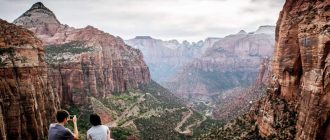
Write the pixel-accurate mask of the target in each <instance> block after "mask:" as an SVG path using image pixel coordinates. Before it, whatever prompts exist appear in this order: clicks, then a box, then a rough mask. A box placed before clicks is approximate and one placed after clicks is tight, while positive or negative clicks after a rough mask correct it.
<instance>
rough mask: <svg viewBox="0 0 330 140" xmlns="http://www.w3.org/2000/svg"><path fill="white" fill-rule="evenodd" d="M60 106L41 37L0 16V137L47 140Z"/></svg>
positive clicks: (13, 139) (9, 139) (12, 139)
mask: <svg viewBox="0 0 330 140" xmlns="http://www.w3.org/2000/svg"><path fill="white" fill-rule="evenodd" d="M58 107H59V100H58V96H57V94H54V93H53V92H52V90H51V87H50V85H49V80H48V79H47V67H46V62H45V53H44V48H43V46H42V42H41V40H39V39H37V38H36V37H35V36H34V34H33V33H32V32H31V31H29V30H27V29H23V28H21V27H17V26H16V25H14V24H10V23H8V22H6V21H4V20H1V19H0V139H3V140H6V139H8V140H15V139H25V140H36V139H45V138H46V137H47V131H48V129H47V128H48V125H49V124H50V122H54V121H55V114H54V112H56V110H57V108H58Z"/></svg>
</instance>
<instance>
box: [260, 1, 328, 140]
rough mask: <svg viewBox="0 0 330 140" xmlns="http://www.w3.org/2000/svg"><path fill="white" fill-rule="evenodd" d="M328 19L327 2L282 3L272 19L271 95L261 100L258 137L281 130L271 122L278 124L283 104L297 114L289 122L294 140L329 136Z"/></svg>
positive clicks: (280, 122) (319, 139)
mask: <svg viewBox="0 0 330 140" xmlns="http://www.w3.org/2000/svg"><path fill="white" fill-rule="evenodd" d="M329 17H330V1H329V0H315V1H306V0H287V1H286V3H285V5H284V7H283V10H282V11H281V13H280V18H279V20H278V22H277V29H276V50H275V54H274V62H273V73H272V74H273V76H272V80H271V83H270V85H271V88H270V91H269V92H270V97H272V98H269V99H266V100H265V101H263V102H264V103H261V105H260V107H261V108H260V110H259V111H258V112H259V113H260V115H259V116H258V120H260V121H258V126H259V129H260V131H259V132H260V133H261V135H263V136H271V135H278V134H279V133H280V132H279V131H280V130H281V129H278V128H276V127H275V126H276V124H283V122H282V121H280V120H281V119H276V118H279V117H277V116H280V117H281V116H283V115H281V114H278V112H279V111H280V112H281V110H283V108H285V107H286V106H287V107H288V108H289V110H293V112H297V113H298V114H297V118H294V119H296V123H294V124H292V126H295V128H296V133H293V134H295V139H299V140H300V139H301V140H312V139H318V140H322V139H329V138H330V88H329V87H330V86H329V81H330V77H329V73H330V72H329V68H328V66H329V63H330V58H329V57H330V56H329V52H330V28H329V25H330V23H329ZM273 96H275V97H273ZM274 99H276V100H278V99H283V100H284V101H285V102H287V103H288V105H286V106H282V107H280V106H281V105H283V104H280V105H278V104H275V103H273V102H272V100H274ZM280 108H282V109H280ZM282 112H283V111H282ZM284 120H287V119H284ZM280 128H282V127H280ZM274 130H275V131H274Z"/></svg>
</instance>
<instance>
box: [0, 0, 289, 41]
mask: <svg viewBox="0 0 330 140" xmlns="http://www.w3.org/2000/svg"><path fill="white" fill-rule="evenodd" d="M39 1H40V0H39ZM35 2H37V0H24V1H22V0H14V1H13V0H0V18H2V19H6V20H8V21H13V20H14V19H15V18H17V17H18V16H20V15H21V14H22V13H23V12H25V11H26V10H27V9H29V8H30V7H31V5H32V4H33V3H35ZM41 2H43V3H44V5H45V6H46V7H48V8H49V9H51V10H52V11H53V12H54V13H55V15H56V16H57V18H58V19H59V21H60V22H61V23H64V24H68V25H70V26H73V27H79V28H82V27H85V26H87V25H92V26H95V27H97V28H99V29H101V30H104V31H106V32H109V33H111V34H114V35H118V36H121V37H122V38H124V39H129V38H133V37H134V36H137V35H150V36H154V37H157V38H161V39H173V38H175V39H179V40H185V39H187V40H194V41H196V40H201V39H204V38H206V37H210V36H217V37H221V36H226V35H228V34H232V33H236V32H238V31H239V30H241V29H244V30H247V31H254V30H256V29H257V27H258V26H260V25H265V24H267V25H268V24H270V25H275V23H276V20H277V18H278V13H279V11H280V10H281V8H282V5H283V4H284V0H165V1H164V0H110V1H109V0H56V1H46V0H41Z"/></svg>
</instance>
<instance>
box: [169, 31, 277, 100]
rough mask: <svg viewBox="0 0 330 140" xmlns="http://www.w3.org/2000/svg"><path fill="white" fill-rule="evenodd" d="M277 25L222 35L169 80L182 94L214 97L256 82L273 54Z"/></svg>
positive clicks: (171, 86)
mask: <svg viewBox="0 0 330 140" xmlns="http://www.w3.org/2000/svg"><path fill="white" fill-rule="evenodd" d="M274 28H275V27H274V26H261V27H260V28H259V29H258V30H257V31H256V32H251V33H246V32H245V31H243V30H242V31H240V32H239V33H237V34H233V35H229V36H226V37H224V38H219V39H218V40H217V41H215V42H214V44H212V45H211V46H209V47H207V49H205V50H204V51H203V52H204V53H203V54H202V55H201V56H200V57H199V58H197V59H194V60H193V61H192V62H191V63H189V64H187V65H186V66H185V67H184V69H183V70H182V71H180V72H179V74H178V75H177V76H176V77H175V78H172V79H171V80H169V82H167V83H166V87H167V88H169V89H171V90H172V91H173V92H174V93H176V94H177V95H179V96H181V97H185V98H191V99H193V100H194V99H197V100H200V99H202V100H211V98H212V97H211V96H213V95H217V94H221V93H223V92H225V91H226V90H230V89H233V88H237V87H240V88H242V87H243V88H244V87H248V86H250V85H251V84H253V83H254V82H255V80H256V77H257V74H258V72H259V67H260V64H261V63H262V62H263V60H264V59H269V58H270V57H271V56H272V53H273V50H274V44H275V39H274V38H275V33H274V32H272V31H274Z"/></svg>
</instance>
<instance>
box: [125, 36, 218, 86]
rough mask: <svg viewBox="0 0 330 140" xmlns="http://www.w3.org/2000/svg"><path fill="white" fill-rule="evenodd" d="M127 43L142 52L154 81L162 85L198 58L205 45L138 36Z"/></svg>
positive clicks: (201, 42) (202, 43)
mask: <svg viewBox="0 0 330 140" xmlns="http://www.w3.org/2000/svg"><path fill="white" fill-rule="evenodd" d="M125 42H126V43H127V44H128V45H130V46H132V47H134V48H137V49H139V50H141V51H142V53H143V54H144V60H145V61H146V63H147V65H148V66H149V68H150V73H151V76H152V79H153V80H155V81H156V82H158V83H161V84H162V83H164V82H167V80H168V79H169V78H170V77H173V76H175V74H177V73H178V71H179V70H181V69H182V68H183V66H184V65H186V64H187V63H189V62H191V61H192V60H193V58H196V57H198V55H199V54H200V50H201V48H202V47H203V45H204V42H203V41H199V42H197V43H190V42H188V41H183V42H182V43H180V42H179V41H177V40H169V41H163V40H160V39H154V38H151V37H150V36H137V37H135V38H134V39H130V40H126V41H125ZM211 43H212V42H209V44H211Z"/></svg>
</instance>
